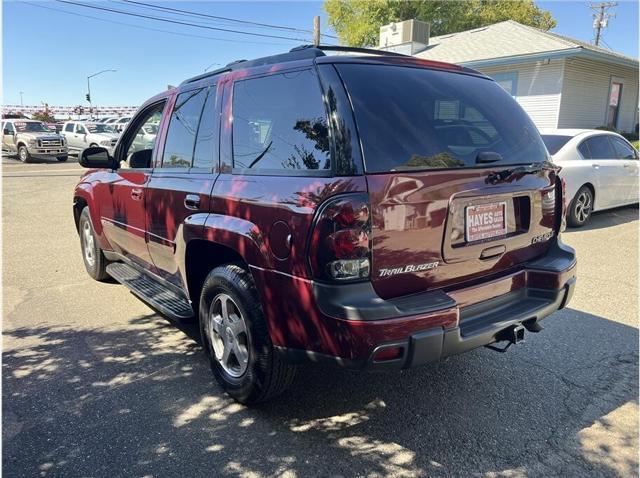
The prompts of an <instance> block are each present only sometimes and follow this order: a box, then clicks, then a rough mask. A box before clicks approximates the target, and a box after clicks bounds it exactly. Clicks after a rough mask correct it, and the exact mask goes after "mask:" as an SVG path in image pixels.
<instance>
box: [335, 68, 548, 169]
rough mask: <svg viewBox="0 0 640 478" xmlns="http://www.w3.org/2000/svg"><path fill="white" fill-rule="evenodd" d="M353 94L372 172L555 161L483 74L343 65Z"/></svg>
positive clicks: (521, 115)
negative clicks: (492, 157)
mask: <svg viewBox="0 0 640 478" xmlns="http://www.w3.org/2000/svg"><path fill="white" fill-rule="evenodd" d="M336 67H337V69H338V71H339V73H340V75H341V76H342V78H343V79H344V81H345V84H346V87H347V90H348V91H349V94H350V96H351V99H352V102H353V107H354V113H355V117H356V123H357V126H358V130H359V132H360V139H361V141H362V145H363V150H364V154H365V166H366V169H367V171H368V172H387V171H396V170H406V169H438V168H464V167H478V166H486V164H477V163H476V159H477V158H478V156H479V155H480V153H483V152H493V153H498V154H499V155H500V156H501V157H502V159H501V160H500V161H499V162H497V163H492V164H528V163H533V162H542V161H545V160H547V151H546V149H545V146H544V144H543V142H542V140H541V139H540V135H539V134H538V130H537V129H536V127H535V126H534V124H533V123H532V122H531V120H530V119H529V117H528V116H527V115H526V113H525V112H524V111H523V110H522V108H521V107H520V106H519V105H518V103H517V102H516V101H515V100H514V99H513V98H511V96H509V94H508V93H506V92H505V91H504V90H503V89H502V88H501V87H500V86H499V85H498V84H496V83H495V82H493V81H491V80H489V79H485V78H478V77H476V76H472V75H467V74H458V73H452V72H444V71H437V70H429V69H425V68H411V67H399V66H389V65H356V64H341V65H337V66H336Z"/></svg>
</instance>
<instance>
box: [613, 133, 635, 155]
mask: <svg viewBox="0 0 640 478" xmlns="http://www.w3.org/2000/svg"><path fill="white" fill-rule="evenodd" d="M609 139H610V140H611V144H612V145H613V149H614V151H615V152H616V156H615V157H616V158H617V159H636V158H637V155H636V151H635V150H634V149H633V148H632V147H631V145H629V144H627V142H626V141H623V140H621V139H620V138H616V137H615V136H611V137H610V138H609Z"/></svg>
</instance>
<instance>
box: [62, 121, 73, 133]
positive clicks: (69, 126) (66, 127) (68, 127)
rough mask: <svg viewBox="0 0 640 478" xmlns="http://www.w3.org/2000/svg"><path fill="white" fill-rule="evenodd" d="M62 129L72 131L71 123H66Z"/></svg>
mask: <svg viewBox="0 0 640 478" xmlns="http://www.w3.org/2000/svg"><path fill="white" fill-rule="evenodd" d="M64 130H65V131H67V132H69V133H73V123H67V126H65V127H64Z"/></svg>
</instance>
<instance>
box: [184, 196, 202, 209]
mask: <svg viewBox="0 0 640 478" xmlns="http://www.w3.org/2000/svg"><path fill="white" fill-rule="evenodd" d="M184 207H186V208H187V209H191V210H193V211H197V210H198V209H200V196H198V195H197V194H187V195H186V196H185V197H184Z"/></svg>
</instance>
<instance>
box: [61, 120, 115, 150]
mask: <svg viewBox="0 0 640 478" xmlns="http://www.w3.org/2000/svg"><path fill="white" fill-rule="evenodd" d="M62 134H63V135H64V137H65V138H66V140H67V144H68V146H69V150H70V151H76V152H78V151H82V150H83V149H85V148H89V147H96V146H102V147H104V148H106V149H107V150H108V151H113V148H114V147H115V145H116V142H117V141H118V136H119V134H117V133H115V132H114V131H113V129H112V128H111V127H110V126H109V125H105V124H102V123H85V122H82V121H68V122H67V123H65V124H64V127H63V128H62Z"/></svg>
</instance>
